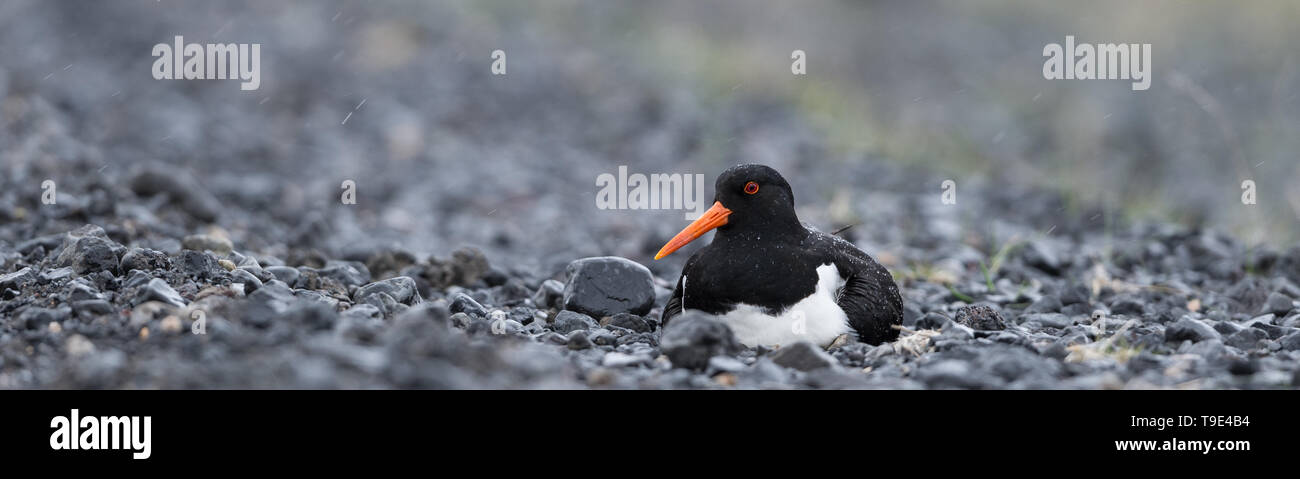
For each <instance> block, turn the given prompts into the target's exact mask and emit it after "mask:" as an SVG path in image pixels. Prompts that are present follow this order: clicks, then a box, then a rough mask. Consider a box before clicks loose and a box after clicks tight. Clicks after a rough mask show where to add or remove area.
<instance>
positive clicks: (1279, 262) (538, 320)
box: [0, 174, 1300, 388]
mask: <svg viewBox="0 0 1300 479" xmlns="http://www.w3.org/2000/svg"><path fill="white" fill-rule="evenodd" d="M146 176H147V174H146ZM139 182H140V181H139V177H136V178H135V179H133V181H131V182H130V184H133V185H137V184H139ZM187 191H188V192H189V193H187V194H192V193H193V192H194V191H195V190H187ZM1005 194H1008V193H1007V192H1005V191H1000V192H999V193H996V194H995V193H988V194H987V195H984V196H980V198H995V197H997V196H999V195H1005ZM1014 196H1015V197H1016V198H1018V199H1020V200H1021V201H1023V200H1024V199H1025V198H1034V199H1035V200H1037V201H1034V204H1037V205H1042V206H1044V207H1043V208H1039V209H1040V210H1041V215H1040V216H1042V217H1043V219H1045V220H1046V219H1049V217H1051V216H1053V215H1052V212H1053V208H1052V207H1051V206H1050V205H1052V204H1053V202H1052V200H1051V198H1050V197H1048V196H1042V195H1036V194H1035V193H1032V192H1018V193H1014ZM112 198H113V204H115V205H117V207H118V208H119V209H120V208H125V207H126V205H131V204H144V203H148V202H150V201H151V200H150V198H151V197H150V196H148V195H143V194H138V193H133V192H130V191H128V192H122V193H120V194H119V195H114V196H112ZM193 198H195V197H194V196H182V197H177V198H174V199H173V200H172V201H167V202H166V203H167V204H168V205H172V206H169V207H166V208H175V209H177V210H181V211H179V212H177V214H184V212H185V211H186V207H185V206H184V205H186V204H189V203H190V202H191V201H194V200H193ZM873 198H874V199H873V203H876V204H881V203H884V204H893V205H895V206H898V208H896V209H888V210H892V211H893V215H892V216H891V215H874V216H873V218H874V219H873V222H876V221H880V222H886V223H890V222H892V223H894V224H899V225H904V224H912V225H914V226H913V228H915V231H906V230H904V231H890V232H888V234H889V235H897V236H898V237H899V238H905V239H906V241H905V242H899V243H897V244H894V246H880V245H873V244H871V243H867V242H864V241H861V240H859V244H862V245H863V246H866V247H867V249H868V250H870V251H872V252H874V253H876V254H877V256H879V257H881V258H882V260H883V261H885V262H886V264H890V265H891V267H892V268H893V271H894V273H895V275H896V276H898V277H899V280H900V284H901V287H902V290H903V294H904V297H905V303H906V318H905V320H904V326H905V327H906V328H907V329H906V330H905V331H904V333H903V335H902V336H901V337H900V339H899V340H898V341H897V342H894V343H887V344H883V345H879V346H871V345H866V344H860V343H849V344H842V345H837V346H835V347H833V348H831V349H830V350H829V351H825V350H823V349H821V348H819V347H815V346H813V345H810V344H808V343H796V344H789V345H782V346H781V347H778V348H771V349H769V348H757V349H747V348H744V347H743V346H740V345H739V344H738V343H736V341H735V338H734V337H733V336H732V335H731V332H730V330H729V329H727V328H726V327H725V326H724V325H723V324H721V323H718V322H717V321H715V320H713V319H711V318H709V317H707V316H703V315H695V314H691V315H688V316H686V317H683V319H682V320H680V322H674V324H673V326H672V327H671V328H668V330H667V331H661V330H660V328H659V327H658V324H659V321H658V318H659V314H660V311H661V308H662V306H663V304H664V303H665V301H666V297H667V294H668V293H669V291H668V289H666V287H665V286H667V285H669V284H671V281H672V279H673V278H671V277H670V276H667V275H659V276H656V275H654V274H653V273H651V272H650V270H648V269H647V268H645V267H644V266H641V265H640V264H639V263H637V262H634V261H632V260H629V259H625V258H621V257H613V256H608V257H594V258H583V259H580V258H572V259H574V260H576V261H574V262H573V263H572V264H571V265H569V266H568V267H567V268H565V269H563V270H561V271H557V272H555V273H554V274H552V275H549V276H548V275H538V274H532V273H529V272H526V271H518V270H512V269H508V268H504V269H503V268H501V267H500V266H497V265H494V264H493V262H492V261H491V260H490V258H488V257H486V256H485V255H484V254H483V253H482V252H481V251H479V250H477V249H473V248H464V249H459V250H456V251H453V252H451V253H449V254H447V255H446V256H445V257H437V256H430V257H423V258H420V257H418V256H417V255H416V254H414V253H411V252H409V251H404V250H400V249H395V250H394V249H389V250H382V251H376V252H374V253H373V254H370V255H368V256H366V257H364V258H360V257H358V258H351V259H350V258H346V257H341V258H329V257H319V256H317V255H313V254H306V253H291V254H289V255H285V256H284V257H279V256H275V255H270V254H257V253H252V252H247V251H246V250H243V249H242V248H241V247H240V245H237V244H232V242H231V241H230V240H229V239H228V237H227V235H225V234H224V233H222V230H221V229H220V228H219V227H210V228H209V229H208V230H207V231H208V232H207V233H202V234H191V235H185V236H181V237H168V236H166V235H165V234H161V233H157V232H150V233H144V232H143V231H144V230H146V228H142V227H141V226H138V225H136V224H135V223H134V222H133V221H132V220H131V219H127V218H121V217H118V216H117V213H115V212H113V211H106V212H103V213H94V212H92V211H90V210H91V205H89V204H88V205H87V206H86V207H85V208H82V209H80V210H78V211H76V212H72V211H68V212H63V213H62V215H63V216H64V217H65V218H66V217H69V216H71V217H87V218H88V219H89V220H90V221H92V224H88V225H84V226H82V227H79V228H76V229H74V230H71V231H68V232H65V233H57V234H52V235H45V236H37V237H32V238H27V239H24V240H22V241H18V242H15V243H9V242H4V243H2V244H0V258H3V266H4V268H3V271H4V272H5V274H4V275H3V276H0V292H2V294H3V298H4V301H3V303H0V359H2V360H3V363H2V364H0V366H2V369H0V370H2V371H3V372H0V385H3V386H5V387H74V388H87V387H105V388H195V387H276V388H279V387H293V388H336V387H341V388H387V387H408V388H409V387H415V388H430V387H432V388H534V387H539V388H551V387H558V388H571V387H585V386H590V387H616V388H727V387H736V388H845V387H869V388H1125V387H1129V388H1148V387H1167V388H1272V387H1291V386H1293V385H1295V384H1296V383H1297V382H1300V368H1297V367H1296V364H1298V362H1297V361H1296V360H1297V359H1300V309H1297V308H1296V302H1295V301H1294V299H1293V298H1297V297H1300V289H1297V287H1296V284H1295V281H1296V280H1297V278H1300V248H1295V249H1292V250H1290V251H1287V252H1285V253H1273V252H1268V251H1262V250H1261V251H1255V252H1254V253H1253V254H1249V255H1248V254H1247V253H1246V251H1244V249H1243V248H1242V247H1240V246H1239V245H1237V244H1236V243H1234V242H1233V241H1232V240H1231V239H1229V238H1227V237H1225V236H1223V235H1220V234H1216V233H1214V232H1210V231H1200V232H1198V231H1185V230H1179V229H1176V228H1169V227H1162V226H1159V225H1144V226H1133V227H1125V228H1122V229H1118V230H1116V231H1112V232H1109V233H1107V232H1106V231H1105V230H1104V229H1103V228H1089V227H1087V225H1083V224H1081V225H1070V224H1059V225H1056V227H1055V228H1051V229H1052V233H1051V234H1043V233H1041V232H1036V231H1037V228H1036V227H1031V226H1030V225H1023V224H1016V223H1010V222H1004V221H995V224H996V225H997V226H998V227H999V228H1004V229H1006V230H1009V231H1012V230H1013V231H1017V232H1018V233H1011V235H1012V236H1013V237H1015V236H1016V235H1017V234H1019V235H1021V237H1023V238H1024V239H1023V240H1019V239H1017V240H1013V241H1009V242H1007V243H1006V244H1005V245H1004V246H1000V247H998V248H997V251H996V252H994V253H993V254H992V255H989V254H986V253H984V252H981V251H980V250H978V249H976V248H974V247H971V246H968V245H966V244H965V243H962V242H961V238H959V237H956V236H955V233H954V234H948V235H945V234H943V233H942V232H943V231H952V232H956V231H958V230H959V228H956V227H954V226H953V225H952V224H951V223H952V221H953V220H952V218H950V216H951V215H950V214H948V213H947V212H948V211H951V210H953V209H955V208H951V207H943V206H939V207H935V206H928V207H927V205H932V204H934V203H938V202H937V201H927V200H925V199H923V198H921V197H920V196H919V195H918V196H917V197H914V198H907V197H903V196H887V195H876V196H874V197H873ZM997 203H998V201H995V200H990V201H988V204H986V205H981V208H980V209H981V210H983V211H987V210H985V209H984V208H995V207H996V204H997ZM50 210H52V209H50ZM1016 210H1017V213H1018V216H1021V217H1023V214H1024V213H1025V209H1024V208H1017V209H1016ZM45 211H48V210H47V209H43V208H37V209H34V210H33V212H32V213H29V215H30V216H28V217H27V218H26V219H24V222H29V221H39V220H33V219H32V216H36V217H38V218H39V217H43V216H42V215H44V214H46V213H43V212H45ZM1007 216H1008V217H1010V216H1012V215H1011V214H1010V213H1008V214H1007ZM24 222H18V223H10V224H7V225H6V226H4V231H6V232H8V233H12V232H13V231H14V230H15V229H17V228H21V227H22V225H23V224H25V223H24ZM100 225H102V226H100ZM859 228H862V226H860V227H859ZM849 231H853V230H852V229H851V230H849ZM886 244H890V243H886ZM904 245H907V246H904ZM290 250H291V251H294V250H292V248H290ZM908 264H910V265H912V266H905V265H908ZM983 271H989V275H988V278H989V280H984V279H981V278H982V277H983V276H984V275H983V274H982V272H983ZM990 282H992V289H991V290H990V289H989V283H990ZM198 319H202V323H201V325H202V329H203V331H202V332H203V333H204V334H194V330H195V328H197V327H198V326H197V325H196V324H195V320H198Z"/></svg>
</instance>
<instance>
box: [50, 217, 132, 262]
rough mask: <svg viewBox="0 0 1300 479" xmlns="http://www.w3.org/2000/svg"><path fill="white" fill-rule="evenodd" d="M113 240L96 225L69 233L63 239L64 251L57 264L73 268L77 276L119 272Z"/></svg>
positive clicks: (116, 247) (115, 244)
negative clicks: (101, 272)
mask: <svg viewBox="0 0 1300 479" xmlns="http://www.w3.org/2000/svg"><path fill="white" fill-rule="evenodd" d="M118 248H120V246H118V244H117V243H114V242H113V240H110V239H108V235H107V234H105V233H104V229H103V228H100V227H98V226H95V225H85V226H82V227H80V228H77V229H75V230H72V231H69V232H68V234H67V235H66V236H65V237H64V239H63V250H62V251H61V252H59V256H58V258H55V263H57V264H58V265H59V266H71V267H72V269H73V270H74V271H76V272H77V274H90V273H98V272H100V271H108V272H110V273H112V272H116V271H117V264H118V259H117V251H116V250H117V249H118Z"/></svg>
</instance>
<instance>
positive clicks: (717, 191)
mask: <svg viewBox="0 0 1300 479" xmlns="http://www.w3.org/2000/svg"><path fill="white" fill-rule="evenodd" d="M713 187H714V194H713V200H714V201H715V202H718V203H722V206H724V207H726V208H727V209H729V210H731V214H730V215H728V216H727V223H726V224H724V225H721V226H719V227H718V231H720V232H722V231H725V232H728V233H730V232H733V231H743V230H750V229H754V230H770V231H773V232H779V229H780V228H787V227H790V226H791V225H793V226H798V225H799V218H798V216H796V215H795V212H794V192H793V191H791V190H790V183H787V182H786V181H785V178H782V177H781V174H780V173H777V172H776V170H774V169H772V168H770V167H768V166H764V165H736V166H733V167H731V168H727V170H726V171H723V172H722V174H721V175H718V181H717V182H715V183H714V184H713Z"/></svg>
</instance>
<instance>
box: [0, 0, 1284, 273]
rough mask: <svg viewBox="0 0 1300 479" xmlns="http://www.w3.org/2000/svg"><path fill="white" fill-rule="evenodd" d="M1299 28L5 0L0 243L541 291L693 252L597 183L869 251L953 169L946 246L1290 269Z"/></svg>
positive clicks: (909, 6) (635, 10) (1179, 14)
mask: <svg viewBox="0 0 1300 479" xmlns="http://www.w3.org/2000/svg"><path fill="white" fill-rule="evenodd" d="M1298 20H1300V3H1296V2H1289V1H1253V2H1229V1H1204V2H1175V1H1152V2H1127V1H1115V2H1024V1H997V0H990V1H961V2H958V1H951V2H928V1H926V2H920V1H897V2H850V1H816V2H779V1H710V2H695V1H657V2H632V1H549V2H542V3H531V4H529V3H525V2H504V1H474V2H468V1H467V2H441V1H428V2H426V1H419V2H416V1H409V2H404V1H384V2H361V1H355V2H352V1H278V2H255V1H249V2H237V1H231V2H205V1H199V0H192V1H173V0H163V1H156V0H131V1H114V2H100V1H59V2H48V1H40V0H4V1H2V2H0V177H3V179H2V180H0V187H3V190H2V191H0V221H3V223H4V226H3V227H0V240H3V241H8V242H11V243H17V242H20V241H23V240H25V239H27V238H31V237H36V236H40V235H47V234H54V233H61V232H64V231H68V230H70V229H72V228H74V227H76V226H79V225H80V224H82V223H86V222H96V223H100V224H101V225H103V226H105V227H106V228H109V229H110V233H112V232H113V230H114V229H115V228H116V229H124V230H127V234H126V236H129V237H142V238H158V240H157V241H158V242H159V243H165V242H166V241H172V242H174V241H175V239H174V238H179V237H181V236H183V235H185V234H189V233H193V232H201V231H211V230H213V229H217V230H218V231H220V232H221V233H222V234H225V235H228V236H230V237H231V238H232V239H233V240H234V242H235V245H236V249H239V250H244V251H251V252H256V253H260V254H272V255H278V256H281V257H288V258H293V257H295V255H298V256H301V255H305V254H312V253H313V252H316V253H319V254H322V255H327V256H331V257H334V256H344V257H352V256H356V257H365V256H366V255H368V254H371V253H372V252H373V251H375V250H378V249H385V248H392V249H399V250H404V251H410V252H413V253H415V254H419V255H430V254H432V255H439V256H443V255H447V254H448V253H449V252H450V251H451V250H453V249H455V248H456V247H459V246H461V245H475V246H479V247H481V248H483V249H484V250H485V251H487V252H488V256H489V258H490V259H491V260H492V261H493V264H501V265H505V266H506V267H518V268H532V269H540V270H542V272H543V273H549V272H551V271H554V270H555V269H556V268H558V267H560V266H562V265H563V264H564V263H567V262H568V261H569V260H572V259H574V258H577V257H582V256H589V255H598V254H617V255H621V256H626V257H630V258H633V259H636V260H638V261H641V262H643V263H647V264H650V265H651V267H652V268H655V270H656V272H657V273H660V274H661V275H662V276H665V277H669V276H671V275H672V274H673V273H669V272H668V271H670V270H673V269H674V268H675V267H676V266H677V265H679V264H680V261H682V260H684V256H685V255H675V256H673V257H670V259H669V260H667V261H662V262H651V261H649V258H650V257H651V256H652V255H653V253H654V252H655V251H656V250H657V249H658V248H659V246H661V245H662V244H663V242H664V241H666V240H667V239H668V238H669V237H671V235H672V234H673V233H675V232H676V231H677V230H679V229H680V228H681V227H682V226H684V225H685V223H686V222H685V221H684V220H683V219H682V215H681V213H680V212H677V211H609V210H599V209H597V208H596V205H595V194H596V191H597V187H596V183H595V178H596V177H597V176H598V175H600V174H602V173H616V172H617V168H618V166H619V165H627V166H628V169H629V171H630V172H633V173H638V172H639V173H646V174H649V173H682V174H686V173H702V174H705V175H706V192H705V194H706V195H709V196H711V195H712V182H713V180H714V178H715V177H716V175H717V173H718V172H720V171H721V170H722V169H724V168H725V167H727V166H730V165H733V164H736V163H742V162H757V163H765V164H768V165H771V166H773V167H775V168H777V169H778V170H780V171H781V172H782V173H784V174H785V176H786V177H787V178H788V179H789V180H790V181H791V183H792V184H793V186H794V190H795V192H796V195H797V196H796V200H797V202H798V204H799V206H800V214H801V217H802V218H803V219H804V220H805V221H808V222H810V223H812V224H813V225H815V226H818V227H819V228H822V229H834V228H836V227H838V226H841V225H843V224H857V223H860V224H862V225H863V226H860V227H858V228H857V229H856V230H855V231H856V232H855V233H854V234H855V235H857V239H858V240H859V241H860V242H864V243H867V244H869V245H878V246H879V247H877V248H872V249H868V250H869V251H873V254H875V253H878V252H880V251H884V252H886V253H888V252H889V251H892V250H895V249H898V248H894V247H891V245H895V246H897V245H905V244H907V243H908V242H909V241H919V240H917V239H915V238H918V236H914V235H910V234H911V233H909V232H915V231H920V230H926V231H930V232H933V231H932V230H935V229H938V228H941V227H944V226H943V225H938V224H934V223H925V224H915V225H909V224H906V222H904V223H902V224H900V223H899V222H898V221H896V219H897V217H898V216H899V215H898V214H897V211H892V212H890V214H881V211H882V210H897V209H900V208H935V207H938V205H939V195H940V193H941V189H940V184H941V182H942V181H943V180H945V179H952V180H955V181H956V183H957V185H958V206H957V207H956V208H951V210H952V212H951V213H950V215H951V216H952V218H951V219H952V221H951V222H950V223H945V224H946V225H948V226H950V227H952V229H953V230H954V231H955V232H952V237H954V238H958V239H960V238H962V237H963V234H962V232H961V231H962V230H963V229H965V228H972V229H980V228H982V227H983V226H984V225H987V224H989V223H996V220H1005V221H1016V222H1020V223H1028V224H1029V225H1030V226H1031V227H1032V228H1033V229H1035V230H1037V231H1055V233H1054V234H1072V232H1073V231H1075V229H1074V228H1073V227H1071V226H1070V225H1075V226H1078V227H1089V228H1107V227H1111V228H1114V227H1119V226H1116V225H1122V224H1126V223H1130V222H1134V221H1154V222H1160V223H1168V224H1174V225H1180V226H1185V227H1190V228H1202V227H1204V228H1213V229H1216V230H1218V231H1221V232H1223V233H1226V234H1228V235H1230V236H1233V237H1236V238H1237V239H1238V240H1239V241H1241V242H1243V243H1244V244H1245V245H1248V247H1251V248H1253V247H1257V246H1260V245H1268V246H1270V247H1286V246H1288V245H1290V244H1293V243H1294V242H1295V240H1296V239H1297V233H1300V221H1298V219H1300V189H1297V188H1295V187H1294V185H1296V184H1297V183H1300V161H1296V160H1297V153H1296V152H1297V151H1300V148H1297V147H1298V146H1300V138H1298V136H1300V135H1297V132H1300V92H1298V90H1300V58H1298V57H1300V49H1297V48H1296V45H1300V29H1298V28H1296V25H1297V23H1298ZM176 35H182V36H184V38H185V41H186V42H187V43H188V42H199V43H260V44H261V45H262V47H261V87H260V89H258V90H256V91H241V90H240V89H239V82H238V81H234V80H214V81H171V80H155V79H153V78H152V76H151V74H150V68H151V65H152V64H153V61H154V58H153V57H152V56H151V54H150V52H151V49H152V47H153V45H154V44H157V43H171V42H172V39H173V37H174V36H176ZM1066 35H1074V36H1075V37H1076V39H1077V40H1078V42H1081V43H1084V42H1086V43H1150V44H1151V45H1152V52H1153V60H1152V63H1151V65H1152V73H1151V74H1152V83H1151V87H1150V89H1149V90H1147V91H1133V90H1131V89H1130V82H1129V81H1123V80H1110V81H1071V80H1055V81H1049V80H1045V79H1044V78H1043V76H1042V65H1043V60H1044V58H1043V56H1042V50H1043V47H1044V45H1046V44H1048V43H1063V42H1064V40H1065V36H1066ZM497 49H501V50H503V51H505V52H506V54H507V59H508V60H507V61H508V62H507V67H508V70H507V72H508V73H507V74H506V75H503V76H494V75H491V73H490V65H491V61H492V59H491V57H490V55H491V52H492V51H493V50H497ZM796 49H798V50H804V51H805V52H806V53H807V68H808V74H807V75H804V76H795V75H792V74H791V73H790V64H791V52H792V51H793V50H796ZM345 118H346V121H344V120H345ZM159 177H162V178H170V181H171V182H172V184H170V185H161V186H159V185H141V182H142V181H145V180H142V179H141V178H145V179H149V178H155V179H156V178H159ZM44 179H54V180H55V181H56V182H57V185H58V193H59V205H58V207H57V208H45V209H42V208H41V205H40V203H39V198H40V194H41V191H42V190H41V188H40V185H41V182H42V181H43V180H44ZM1245 179H1252V180H1254V181H1255V182H1256V183H1257V196H1258V204H1257V205H1254V206H1250V207H1246V206H1243V205H1242V204H1241V201H1240V198H1241V193H1242V190H1241V183H1242V181H1243V180H1245ZM345 180H353V181H355V182H356V184H357V196H358V204H356V205H352V206H345V205H342V204H340V202H339V195H340V194H341V193H342V190H341V189H340V185H341V183H342V182H343V181H345ZM151 188H160V189H162V190H163V191H171V192H173V194H172V195H171V196H168V197H167V198H169V199H158V198H157V197H154V199H152V200H149V198H150V195H148V194H141V193H148V191H152V190H151ZM142 190H145V191H142ZM1031 191H1033V192H1041V191H1046V192H1049V193H1050V195H1051V198H1055V199H1054V200H1053V204H1052V205H1051V207H1050V208H1048V209H1043V208H1044V207H1043V206H1041V205H1039V204H1037V203H1041V202H1042V201H1043V200H1042V198H1043V196H1041V195H1031V194H1028V193H1027V192H1031ZM184 195H192V197H190V198H177V196H184ZM141 198H144V199H141ZM917 205H922V206H917ZM1043 211H1046V212H1047V213H1046V214H1044V213H1042V212H1043ZM1031 212H1038V213H1032V214H1031ZM1021 215H1023V216H1024V217H1019V216H1021ZM877 217H880V218H888V219H889V220H888V221H884V222H875V223H873V221H872V218H877ZM106 222H107V223H111V224H107V225H105V224H103V223H106ZM1039 223H1041V224H1039ZM1058 224H1059V228H1058ZM953 225H955V226H953ZM1089 225H1092V226H1089ZM894 229H896V230H898V231H897V232H890V231H887V230H894ZM167 238H172V239H167ZM166 246H167V245H165V244H163V245H161V246H160V247H161V248H166ZM899 248H901V247H899ZM170 249H174V248H170ZM678 256H681V257H680V258H679V257H678ZM886 262H887V263H888V260H886Z"/></svg>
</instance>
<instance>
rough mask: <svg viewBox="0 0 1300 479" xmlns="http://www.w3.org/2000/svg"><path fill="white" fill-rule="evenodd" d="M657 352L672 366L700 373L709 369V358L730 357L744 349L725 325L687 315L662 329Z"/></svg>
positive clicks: (691, 313) (696, 314) (692, 313)
mask: <svg viewBox="0 0 1300 479" xmlns="http://www.w3.org/2000/svg"><path fill="white" fill-rule="evenodd" d="M659 349H660V351H663V353H664V355H666V356H668V359H669V360H670V361H672V363H673V366H675V367H679V368H688V369H695V370H701V371H702V370H704V368H706V367H708V366H709V358H712V357H714V356H718V355H734V354H737V353H739V352H740V351H741V350H742V349H744V348H743V346H741V345H740V341H737V340H736V335H735V333H732V332H731V328H730V327H728V326H727V325H726V323H723V322H722V321H719V320H717V319H715V318H714V317H712V316H710V315H708V314H704V313H701V312H698V311H687V312H686V314H683V315H682V316H681V317H678V318H675V319H673V322H672V323H670V324H669V325H668V326H667V327H666V328H665V329H664V335H663V337H662V338H660V339H659Z"/></svg>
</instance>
